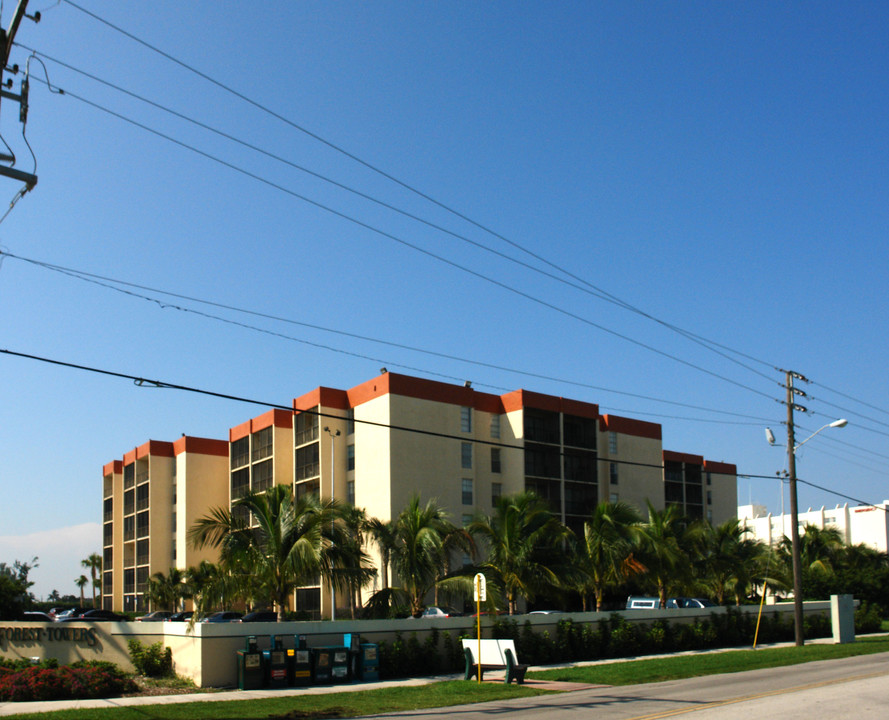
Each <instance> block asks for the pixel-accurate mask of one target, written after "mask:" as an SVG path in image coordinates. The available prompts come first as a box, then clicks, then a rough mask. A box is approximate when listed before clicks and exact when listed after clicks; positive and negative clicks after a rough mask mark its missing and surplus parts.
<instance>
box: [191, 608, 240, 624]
mask: <svg viewBox="0 0 889 720" xmlns="http://www.w3.org/2000/svg"><path fill="white" fill-rule="evenodd" d="M242 617H243V614H242V613H239V612H236V611H234V610H220V611H219V612H215V613H213V614H212V615H207V617H205V618H204V619H203V620H201V622H202V623H228V622H239V621H240V620H241V618H242Z"/></svg>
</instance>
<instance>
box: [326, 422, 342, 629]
mask: <svg viewBox="0 0 889 720" xmlns="http://www.w3.org/2000/svg"><path fill="white" fill-rule="evenodd" d="M324 432H326V433H327V434H328V435H330V501H331V502H333V499H334V490H335V489H336V482H335V478H336V453H335V449H336V439H337V438H338V437H339V434H340V431H339V430H331V429H330V428H329V427H327V426H325V427H324ZM330 529H331V534H330V542H331V545H332V543H333V532H332V531H333V529H334V528H333V521H332V520H331V526H330ZM330 620H331V622H332V621H334V620H336V590H334V583H333V576H332V575H331V578H330Z"/></svg>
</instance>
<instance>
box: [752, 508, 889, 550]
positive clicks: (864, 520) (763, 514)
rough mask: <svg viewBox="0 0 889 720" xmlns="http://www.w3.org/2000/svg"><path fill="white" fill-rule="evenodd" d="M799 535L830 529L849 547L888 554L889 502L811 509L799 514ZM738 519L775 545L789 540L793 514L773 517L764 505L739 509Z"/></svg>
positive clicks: (758, 535)
mask: <svg viewBox="0 0 889 720" xmlns="http://www.w3.org/2000/svg"><path fill="white" fill-rule="evenodd" d="M797 517H798V520H799V529H800V533H803V532H805V529H806V526H807V525H813V526H814V527H817V528H819V529H824V528H827V527H832V528H835V529H836V530H839V532H840V535H841V536H842V538H843V542H844V543H846V544H847V545H859V544H863V545H868V546H870V547H872V548H874V549H875V550H879V551H880V552H889V500H884V501H883V502H882V503H881V504H879V505H858V506H853V507H849V505H848V504H846V505H837V506H836V507H835V508H824V507H822V508H820V509H818V510H813V509H812V508H809V509H808V511H806V512H801V513H798V514H797ZM738 519H739V520H740V521H741V524H742V525H743V526H744V527H746V528H747V529H748V530H749V531H750V533H751V535H752V536H753V537H754V538H755V539H757V540H761V541H762V542H764V543H768V544H770V545H774V544H776V543H779V542H781V540H782V539H783V538H784V537H785V536H786V537H788V538H789V537H790V532H791V516H790V514H789V513H788V514H784V515H782V514H778V515H773V514H771V513H770V512H769V511H768V510H767V509H766V508H765V507H764V506H763V505H742V506H740V507H738Z"/></svg>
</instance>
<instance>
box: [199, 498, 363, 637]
mask: <svg viewBox="0 0 889 720" xmlns="http://www.w3.org/2000/svg"><path fill="white" fill-rule="evenodd" d="M239 508H244V509H245V510H246V511H247V512H248V515H247V517H250V518H252V519H253V521H254V522H255V526H254V527H250V526H249V525H248V524H247V523H246V522H245V521H244V520H242V519H240V517H239V516H238V515H237V514H235V513H236V511H237V510H238V509H239ZM337 520H338V504H337V503H336V502H335V501H326V502H324V503H322V502H321V501H320V500H319V499H318V498H317V497H316V496H315V495H305V496H303V497H301V498H298V499H294V496H293V490H292V488H291V487H290V486H289V485H275V486H273V487H271V488H269V489H268V490H266V491H264V492H262V493H253V492H250V493H248V494H247V495H245V496H243V497H241V498H239V499H238V500H236V501H235V502H234V503H232V509H231V510H229V509H228V508H215V509H213V510H211V512H210V513H209V514H208V515H206V516H204V517H203V518H201V519H199V520H198V521H197V522H196V523H195V525H194V526H193V527H192V528H191V530H190V531H189V537H190V539H191V542H192V543H193V544H194V545H195V547H198V548H201V547H205V546H207V545H209V546H211V547H218V548H219V549H220V554H221V559H222V563H223V565H226V566H227V567H230V568H240V569H245V570H247V571H248V572H249V574H250V575H251V576H252V577H254V578H255V579H256V580H257V583H258V585H259V586H260V587H261V588H263V590H264V591H265V593H266V595H267V597H269V598H270V599H271V600H272V601H273V603H274V605H275V609H276V610H277V612H278V618H279V619H280V620H283V619H284V613H285V612H286V611H287V609H288V607H289V605H290V598H291V596H292V595H293V592H294V591H295V589H296V588H297V587H299V586H300V585H306V584H312V583H313V580H314V578H315V577H317V575H318V574H319V573H322V572H323V573H326V574H327V575H328V576H329V575H330V573H331V571H332V570H333V569H334V566H335V564H336V562H337V553H339V554H340V555H339V556H340V557H342V554H343V553H344V552H345V549H346V540H347V538H346V536H345V534H344V533H343V532H342V525H341V523H338V522H337ZM332 546H333V547H335V548H338V549H337V550H336V551H333V552H332V551H331V547H332Z"/></svg>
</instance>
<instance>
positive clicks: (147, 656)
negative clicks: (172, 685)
mask: <svg viewBox="0 0 889 720" xmlns="http://www.w3.org/2000/svg"><path fill="white" fill-rule="evenodd" d="M127 646H128V647H129V648H130V661H131V662H132V663H133V667H134V668H136V672H137V673H139V675H144V676H145V677H166V676H168V675H172V674H173V651H172V650H170V648H168V647H164V644H163V643H162V642H160V641H158V642H156V643H154V644H153V645H148V646H146V645H143V644H142V643H141V642H139V641H138V640H133V639H131V640H128V641H127Z"/></svg>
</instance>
